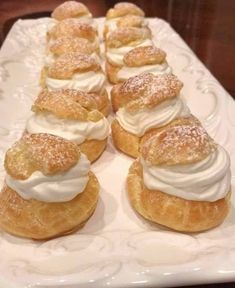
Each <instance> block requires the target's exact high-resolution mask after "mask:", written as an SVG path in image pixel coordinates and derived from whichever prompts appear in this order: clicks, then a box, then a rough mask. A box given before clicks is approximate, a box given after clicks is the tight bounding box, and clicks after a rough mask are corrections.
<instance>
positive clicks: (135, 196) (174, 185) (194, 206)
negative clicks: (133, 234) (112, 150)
mask: <svg viewBox="0 0 235 288" xmlns="http://www.w3.org/2000/svg"><path fill="white" fill-rule="evenodd" d="M230 186H231V172H230V160H229V155H228V153H227V152H226V151H225V150H224V149H223V148H222V147H221V146H219V145H216V144H215V142H214V141H213V140H212V139H211V138H210V137H209V135H208V134H207V133H206V131H205V129H204V128H203V127H202V126H201V125H200V124H198V121H195V123H194V121H192V120H190V121H189V122H188V123H187V120H186V119H185V120H184V123H174V124H172V125H169V126H168V127H165V128H164V129H163V128H162V130H161V131H156V133H152V135H148V136H147V137H146V139H143V141H142V144H141V148H140V158H139V159H138V160H135V162H134V163H133V164H132V165H131V167H130V169H129V174H128V178H127V191H128V195H129V200H130V203H131V205H132V206H133V208H134V209H135V210H136V211H137V212H138V213H140V214H141V215H142V216H143V217H145V218H146V219H149V220H151V221H153V222H155V223H158V224H161V225H164V226H167V227H169V228H171V229H174V230H177V231H182V232H200V231H204V230H207V229H211V228H213V227H216V226H217V225H219V224H221V223H222V222H223V221H224V219H225V217H226V215H227V214H228V212H229V202H230V201H229V199H230V189H231V187H230Z"/></svg>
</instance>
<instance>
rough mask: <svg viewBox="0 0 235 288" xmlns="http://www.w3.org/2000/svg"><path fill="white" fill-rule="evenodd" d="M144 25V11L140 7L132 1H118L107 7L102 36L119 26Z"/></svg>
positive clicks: (145, 23)
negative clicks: (109, 7) (111, 6)
mask: <svg viewBox="0 0 235 288" xmlns="http://www.w3.org/2000/svg"><path fill="white" fill-rule="evenodd" d="M146 25H147V22H146V20H145V19H144V11H143V10H142V9H141V8H139V7H138V6H137V5H135V4H133V3H128V2H120V3H117V4H115V5H114V7H113V8H111V9H109V10H108V12H107V14H106V21H105V28H104V36H105V35H106V34H107V33H108V32H110V31H112V30H115V29H117V28H119V27H144V26H146Z"/></svg>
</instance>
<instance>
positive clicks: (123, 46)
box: [105, 27, 153, 67]
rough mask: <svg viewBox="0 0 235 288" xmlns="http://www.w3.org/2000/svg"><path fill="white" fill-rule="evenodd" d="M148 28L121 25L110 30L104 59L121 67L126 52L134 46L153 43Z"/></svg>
mask: <svg viewBox="0 0 235 288" xmlns="http://www.w3.org/2000/svg"><path fill="white" fill-rule="evenodd" d="M151 37H152V35H151V31H150V30H149V29H148V28H136V27H123V28H119V29H116V30H114V31H112V32H110V33H109V34H108V35H107V38H106V42H105V44H106V61H108V62H109V63H110V64H111V65H113V66H117V67H122V66H123V65H124V62H123V58H124V56H125V54H126V53H128V52H129V51H131V50H132V49H133V48H135V47H139V46H149V45H153V42H152V40H151Z"/></svg>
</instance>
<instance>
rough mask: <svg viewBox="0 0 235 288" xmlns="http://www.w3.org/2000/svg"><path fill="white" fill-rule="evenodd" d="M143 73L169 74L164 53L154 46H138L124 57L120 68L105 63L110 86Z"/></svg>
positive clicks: (169, 69)
mask: <svg viewBox="0 0 235 288" xmlns="http://www.w3.org/2000/svg"><path fill="white" fill-rule="evenodd" d="M144 72H146V73H147V72H148V73H152V74H154V75H158V74H169V73H171V72H172V69H171V67H170V66H169V65H168V63H167V61H166V53H165V52H164V51H163V50H161V49H159V48H157V47H155V46H140V47H136V48H133V49H132V50H131V51H129V52H128V53H126V54H125V55H124V57H123V65H122V66H114V65H112V64H111V63H110V62H109V61H107V62H106V73H107V78H108V80H109V82H111V83H112V84H117V83H120V82H123V81H125V80H127V79H129V78H130V77H133V76H136V75H139V74H141V73H144Z"/></svg>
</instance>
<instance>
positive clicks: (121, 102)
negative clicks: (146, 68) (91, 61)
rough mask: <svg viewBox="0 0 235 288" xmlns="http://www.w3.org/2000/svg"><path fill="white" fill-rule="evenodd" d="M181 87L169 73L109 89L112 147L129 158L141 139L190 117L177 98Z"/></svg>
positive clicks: (140, 77)
mask: <svg viewBox="0 0 235 288" xmlns="http://www.w3.org/2000/svg"><path fill="white" fill-rule="evenodd" d="M182 86H183V84H182V82H181V81H179V80H178V78H177V77H176V76H175V75H173V74H163V75H156V76H154V75H153V74H151V73H144V74H140V75H138V76H135V77H132V78H130V79H128V80H127V81H125V82H123V83H122V84H117V85H115V86H114V87H113V89H112V90H111V97H112V98H111V100H112V105H113V109H114V111H117V113H116V119H115V120H114V121H113V122H112V125H111V127H112V139H113V143H114V145H115V147H116V148H117V149H119V150H121V151H122V152H124V153H126V154H127V155H129V156H132V157H138V156H139V145H140V142H141V139H142V137H143V136H144V135H145V134H146V133H149V132H151V130H153V129H160V128H161V127H164V126H165V125H167V124H169V123H171V122H172V121H173V120H175V119H178V118H185V117H191V114H190V111H189V108H188V107H187V106H186V104H185V103H184V101H183V100H182V99H181V98H180V97H179V93H180V90H181V88H182Z"/></svg>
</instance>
